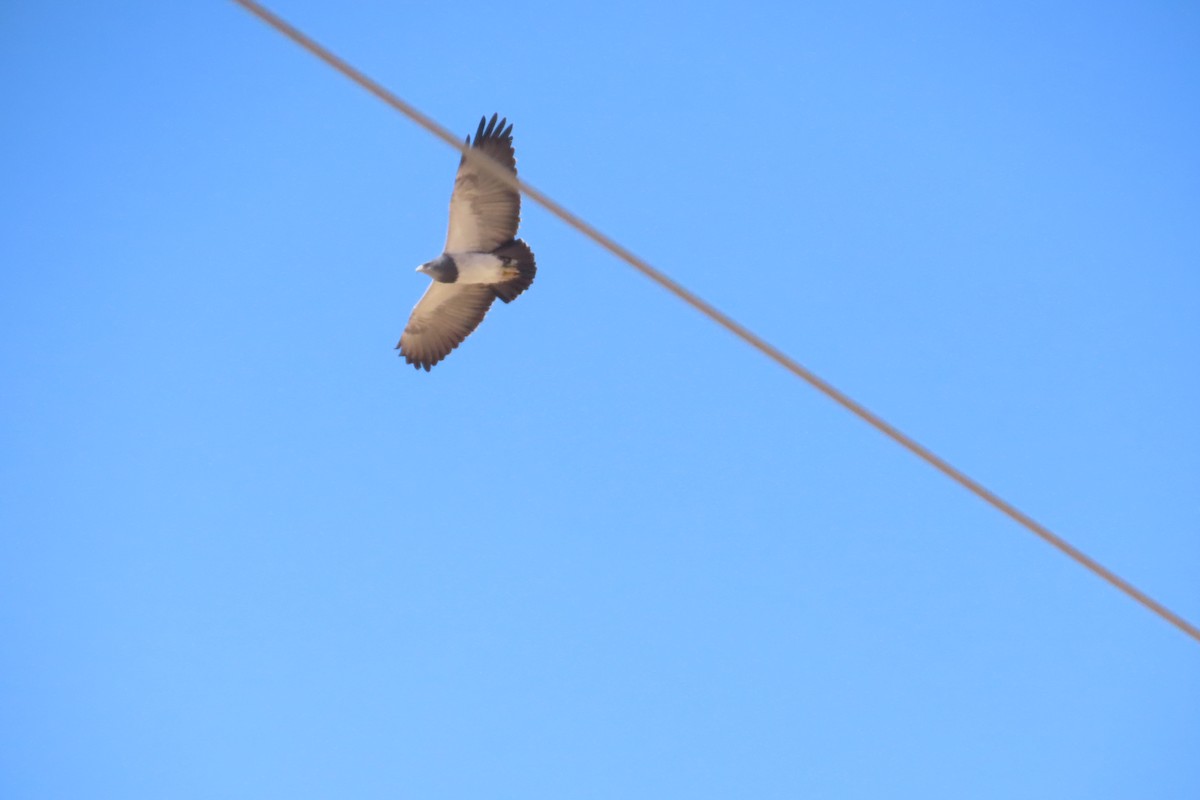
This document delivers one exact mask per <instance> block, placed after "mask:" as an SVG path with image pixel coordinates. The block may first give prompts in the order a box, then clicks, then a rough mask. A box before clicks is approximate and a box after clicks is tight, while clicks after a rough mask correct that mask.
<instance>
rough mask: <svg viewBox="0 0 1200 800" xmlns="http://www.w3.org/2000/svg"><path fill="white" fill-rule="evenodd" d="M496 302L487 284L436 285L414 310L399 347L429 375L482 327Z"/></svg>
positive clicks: (413, 363) (433, 284) (406, 359)
mask: <svg viewBox="0 0 1200 800" xmlns="http://www.w3.org/2000/svg"><path fill="white" fill-rule="evenodd" d="M495 299H496V292H495V290H494V289H493V288H492V287H491V286H489V285H487V284H483V283H439V282H438V281H434V282H433V283H431V284H429V288H428V289H426V290H425V294H424V295H422V297H421V300H420V301H419V302H418V303H417V305H416V307H415V308H413V312H412V316H411V317H409V318H408V325H406V326H404V333H403V334H402V335H401V336H400V342H399V344H397V345H396V347H397V348H399V350H400V353H401V355H403V356H404V360H405V361H407V362H408V363H409V364H412V365H413V366H414V367H416V368H417V369H421V368H422V367H423V368H424V369H425V371H426V372H428V371H429V368H430V367H432V366H433V365H434V364H436V363H438V362H439V361H441V360H442V359H443V358H445V357H446V356H447V355H449V353H450V351H451V350H453V349H454V348H456V347H458V346H459V345H460V344H462V342H463V340H464V339H466V338H467V337H468V336H470V335H471V331H473V330H475V329H476V328H477V327H479V323H480V322H482V321H483V317H484V315H485V314H487V312H488V309H489V308H491V307H492V301H493V300H495Z"/></svg>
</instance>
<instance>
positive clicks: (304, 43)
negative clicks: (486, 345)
mask: <svg viewBox="0 0 1200 800" xmlns="http://www.w3.org/2000/svg"><path fill="white" fill-rule="evenodd" d="M233 2H235V3H237V4H238V5H240V6H241V7H242V8H244V9H246V10H247V11H249V12H250V13H251V14H254V15H255V16H256V17H258V18H259V19H261V20H262V21H263V22H265V23H267V24H268V25H270V26H271V27H272V28H274V29H275V30H277V31H279V32H280V33H282V34H283V35H284V36H286V37H288V38H289V39H291V40H292V41H294V42H295V43H296V44H298V45H300V46H301V47H303V48H304V49H305V50H307V51H308V52H310V53H312V54H313V55H314V56H316V57H317V58H319V59H321V60H322V61H324V62H325V63H326V64H328V65H329V66H331V67H333V68H334V69H335V70H337V71H338V72H340V73H342V74H343V75H345V76H346V77H347V78H349V79H350V80H352V81H354V82H355V83H357V84H358V85H359V86H361V87H362V88H363V89H366V90H367V91H368V92H370V93H371V94H373V95H375V96H376V97H378V98H379V99H380V100H382V101H383V102H385V103H387V104H388V105H389V106H391V107H392V108H394V109H396V110H397V111H399V112H400V113H401V114H403V115H404V116H406V117H408V118H409V119H411V120H412V121H413V122H415V123H417V124H418V125H420V126H421V127H422V128H424V129H425V130H427V131H429V132H430V133H432V134H433V135H434V136H436V137H438V138H439V139H441V140H442V141H443V142H445V143H446V144H448V145H450V146H451V147H453V148H454V149H455V150H458V151H459V152H460V153H462V154H463V156H464V157H466V158H467V159H470V160H471V162H472V163H473V164H475V165H476V166H478V167H479V168H480V169H482V170H484V171H486V172H487V173H488V174H490V175H491V176H492V177H494V178H496V179H497V180H499V181H502V182H503V183H504V184H506V185H507V186H510V187H512V188H513V189H515V190H516V191H519V192H521V193H523V194H524V195H525V196H526V197H528V198H529V199H530V200H533V201H534V202H535V203H537V204H538V205H540V206H542V207H543V208H545V209H546V210H547V211H549V212H550V213H551V214H553V215H554V216H556V217H558V218H559V219H561V220H562V221H563V222H565V223H567V224H568V225H570V226H571V227H572V228H574V229H575V230H577V231H579V232H580V233H582V234H583V235H584V236H586V237H588V238H589V239H591V240H592V241H593V242H595V243H596V244H598V245H600V246H601V247H603V248H604V249H605V250H608V251H609V252H610V253H612V254H613V255H615V256H616V257H617V258H619V259H621V260H622V261H624V262H625V263H627V264H629V266H631V267H633V268H634V269H636V270H637V271H638V272H640V273H642V274H643V275H645V276H646V277H647V278H649V279H650V280H652V281H654V282H655V283H657V284H658V285H659V286H661V287H663V288H664V289H666V290H667V291H668V292H670V293H671V294H673V295H675V296H676V297H678V298H679V299H680V300H682V301H683V302H685V303H687V304H688V305H690V306H691V307H692V308H694V309H696V310H697V311H699V312H700V313H701V314H703V315H704V316H706V317H708V318H709V319H711V320H712V321H713V322H715V323H717V324H718V325H720V326H721V327H723V328H725V329H726V330H727V331H729V332H730V333H732V334H733V335H734V336H737V337H738V338H739V339H741V340H742V341H744V342H745V343H746V344H748V345H750V346H751V347H753V348H754V349H755V350H758V351H759V352H760V353H762V354H763V355H765V356H766V357H767V358H769V359H771V360H772V361H774V362H775V363H777V364H779V365H780V366H781V367H783V368H784V369H786V370H787V371H788V372H790V373H792V374H793V375H795V376H796V377H797V378H800V379H801V380H803V381H805V382H806V383H808V384H809V385H810V386H812V387H813V388H814V389H816V390H817V391H819V392H820V393H821V394H823V395H825V396H826V397H828V398H829V399H830V400H833V401H834V402H835V403H837V404H838V405H840V406H841V407H842V408H844V409H846V410H847V411H849V412H850V413H851V414H853V415H854V416H856V417H858V418H859V419H861V420H862V421H863V422H865V423H867V424H868V425H870V426H871V427H873V428H875V429H876V430H877V431H879V432H880V433H882V434H883V435H884V436H886V437H888V438H889V439H891V440H892V441H894V442H895V443H896V444H898V445H900V446H901V447H903V448H904V449H906V450H908V451H909V452H910V453H912V454H913V455H915V456H916V457H917V458H919V459H921V460H922V461H924V462H925V463H927V464H929V465H930V466H931V467H933V468H934V469H936V470H937V471H938V472H941V473H942V474H943V475H945V476H946V477H947V478H950V480H952V481H954V482H955V483H957V484H959V485H960V486H962V487H963V488H964V489H966V490H967V491H969V492H971V493H972V494H974V495H975V496H976V497H978V498H979V499H981V500H983V501H984V502H985V503H987V504H988V505H990V506H992V507H993V508H995V509H996V510H997V511H999V512H1000V513H1002V514H1004V515H1005V516H1007V517H1008V518H1009V519H1012V520H1013V521H1014V522H1016V523H1017V524H1019V525H1021V526H1022V527H1024V528H1026V529H1027V530H1029V531H1030V532H1031V533H1033V534H1034V535H1036V536H1037V537H1038V538H1040V539H1042V540H1043V541H1045V542H1046V543H1048V544H1050V545H1051V546H1053V547H1055V548H1057V549H1058V550H1059V551H1061V552H1062V553H1064V554H1065V555H1066V556H1067V557H1068V558H1070V559H1072V560H1073V561H1075V562H1076V563H1078V564H1079V565H1081V566H1082V567H1084V568H1085V569H1087V570H1090V571H1091V572H1092V573H1094V574H1095V575H1097V576H1099V577H1100V578H1102V579H1103V580H1105V581H1107V582H1108V583H1110V584H1112V585H1113V586H1115V587H1116V588H1117V589H1119V590H1120V591H1122V592H1124V593H1125V594H1126V595H1128V596H1129V597H1131V598H1133V599H1134V600H1135V601H1137V602H1138V603H1140V604H1141V605H1143V606H1145V607H1146V608H1148V609H1149V610H1150V611H1153V612H1154V613H1155V614H1158V615H1159V616H1160V617H1162V618H1163V619H1165V620H1166V621H1167V622H1170V623H1171V624H1172V625H1174V626H1175V627H1177V628H1179V629H1180V630H1181V631H1183V632H1184V633H1185V634H1187V635H1188V636H1191V637H1192V638H1193V639H1195V640H1196V641H1197V642H1200V628H1197V627H1196V626H1195V625H1193V624H1192V623H1190V622H1188V621H1187V620H1186V619H1184V618H1183V617H1181V616H1179V615H1178V614H1176V613H1175V612H1174V611H1171V609H1169V608H1167V607H1166V606H1164V605H1163V604H1162V603H1159V602H1158V601H1157V600H1155V599H1154V598H1152V597H1150V596H1149V595H1147V594H1146V593H1145V592H1143V591H1141V590H1140V589H1138V588H1137V587H1136V586H1134V585H1133V584H1131V583H1129V582H1128V581H1126V580H1125V579H1124V578H1121V577H1120V576H1119V575H1117V574H1115V573H1114V572H1112V571H1111V570H1109V569H1108V568H1107V567H1105V566H1104V565H1102V564H1100V563H1099V562H1098V561H1096V560H1095V559H1093V558H1091V557H1090V556H1088V555H1087V554H1085V553H1083V552H1082V551H1080V550H1079V549H1078V548H1076V547H1075V546H1074V545H1072V544H1071V543H1070V542H1068V541H1066V540H1065V539H1063V538H1062V537H1061V536H1058V535H1057V534H1055V533H1054V532H1053V531H1051V530H1050V529H1049V528H1047V527H1046V526H1044V525H1042V524H1041V523H1039V522H1037V521H1036V520H1034V519H1033V518H1032V517H1030V516H1029V515H1028V514H1025V513H1024V512H1023V511H1021V510H1020V509H1018V508H1017V507H1015V506H1013V505H1012V504H1011V503H1009V502H1007V501H1006V500H1004V499H1002V498H1001V497H999V496H998V495H996V494H995V493H994V492H992V491H991V490H989V489H988V488H987V487H985V486H984V485H983V484H981V483H979V482H978V481H976V480H974V479H973V478H971V477H969V476H968V475H966V474H965V473H963V472H962V471H960V470H958V469H957V468H955V467H954V466H952V465H951V464H949V463H948V462H947V461H945V460H944V459H942V458H941V457H940V456H938V455H936V454H935V453H933V452H932V451H931V450H929V449H928V448H926V447H925V446H924V445H922V444H920V443H919V442H917V441H916V440H914V439H912V438H910V437H909V436H908V435H906V434H905V433H903V432H902V431H900V430H899V429H897V428H895V427H893V426H892V425H891V424H890V423H888V422H887V421H885V420H884V419H882V418H881V417H879V416H877V415H876V414H874V413H873V412H871V411H870V410H868V409H867V408H866V407H865V406H863V405H862V404H860V403H859V402H857V401H856V400H854V399H853V398H851V397H849V396H848V395H846V394H844V393H843V392H841V391H840V390H839V389H837V388H835V387H834V386H832V385H830V384H829V383H828V382H826V381H825V380H824V379H822V378H821V377H819V376H818V375H816V374H814V373H813V372H811V371H809V370H808V369H807V368H806V367H804V366H803V365H801V364H799V363H798V362H796V361H794V360H793V359H792V358H790V357H789V356H788V355H786V354H785V353H784V352H783V351H781V350H779V349H778V348H776V347H775V346H774V345H772V344H770V343H769V342H767V341H765V340H763V339H762V338H760V337H759V336H758V335H757V334H755V333H754V332H752V331H750V330H749V329H747V328H746V327H745V326H743V325H741V324H740V323H738V322H737V321H735V320H733V319H731V318H730V317H728V316H726V315H725V314H724V313H722V312H721V311H719V310H718V309H716V308H715V307H713V306H712V305H710V304H709V303H708V302H706V301H704V300H702V299H701V298H699V297H697V296H696V295H695V294H693V293H692V292H690V291H688V290H687V289H685V288H684V287H683V286H681V285H680V284H678V283H676V282H675V281H674V280H672V279H671V278H669V277H667V276H666V275H665V274H663V273H662V272H659V271H658V270H657V269H655V268H654V267H652V266H650V264H648V263H646V262H645V261H643V260H642V259H641V258H639V257H638V256H636V255H635V254H633V253H632V252H630V251H629V250H627V249H625V248H624V247H622V246H621V245H620V244H618V243H617V242H616V241H614V240H613V239H611V238H609V237H608V236H606V235H605V234H603V233H601V232H600V231H599V230H597V229H596V228H594V227H592V226H591V225H589V224H588V223H587V222H585V221H584V220H582V219H580V218H579V217H577V216H576V215H574V214H572V213H571V212H570V211H568V210H567V209H566V208H564V207H563V206H561V205H559V204H558V203H557V202H555V201H554V200H553V199H551V198H550V197H549V196H547V195H546V194H544V193H543V192H541V191H540V190H538V189H535V188H534V187H532V186H530V185H529V184H528V183H526V182H525V181H522V180H520V179H519V178H517V176H516V175H513V174H512V173H511V172H509V171H508V170H507V169H505V168H504V167H502V166H501V165H500V164H498V163H496V162H495V161H493V160H492V159H491V158H489V157H487V156H486V155H484V154H483V153H481V152H480V151H479V150H476V149H474V148H471V147H468V146H466V145H464V144H463V143H462V142H461V141H460V140H459V138H458V136H456V135H455V134H453V133H451V132H450V130H449V129H447V128H446V127H444V126H442V125H441V124H439V123H438V122H436V121H434V120H433V119H431V118H430V117H427V116H426V115H425V114H422V113H421V112H420V111H418V110H417V109H416V108H414V107H413V106H411V105H409V104H408V103H406V102H404V101H403V100H401V99H400V98H399V97H397V96H396V95H395V94H393V93H392V92H390V91H388V90H387V89H385V88H384V87H382V86H380V85H379V84H378V83H376V82H375V81H373V80H371V79H370V78H368V77H367V76H366V75H364V74H363V73H361V72H359V71H358V70H357V69H355V68H354V67H352V66H350V65H349V64H347V63H346V62H345V61H343V60H342V59H340V58H338V57H337V56H336V55H334V54H333V53H331V52H330V51H329V50H327V49H325V48H324V47H322V46H321V45H319V44H317V43H316V42H315V41H313V40H312V39H310V38H309V37H308V36H306V35H305V34H304V33H302V32H301V31H299V30H298V29H296V28H295V27H293V26H292V25H291V24H289V23H288V22H287V21H285V20H283V19H282V18H280V17H278V16H276V15H275V14H274V13H272V12H271V11H269V10H267V9H266V8H264V7H263V6H261V5H259V4H258V3H257V2H255V1H254V0H233Z"/></svg>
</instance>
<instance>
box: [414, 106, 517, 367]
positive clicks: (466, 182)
mask: <svg viewBox="0 0 1200 800" xmlns="http://www.w3.org/2000/svg"><path fill="white" fill-rule="evenodd" d="M496 117H497V115H496V114H493V115H492V118H491V119H490V120H488V119H487V118H486V117H484V118H482V119H480V120H479V128H478V129H477V130H476V131H475V141H474V142H472V141H471V137H470V136H468V137H467V141H466V143H467V144H468V145H470V146H471V147H472V148H474V149H476V150H479V151H480V152H482V153H484V154H486V155H488V156H490V157H491V158H492V160H493V161H496V162H497V163H499V164H500V165H501V166H503V167H505V168H507V169H508V170H510V171H511V172H512V174H513V175H514V176H515V175H516V174H517V159H516V156H515V155H514V153H513V142H512V125H509V124H508V120H507V119H501V120H499V121H498V122H497V120H496ZM520 221H521V195H520V193H519V192H516V191H514V190H513V189H512V188H511V187H509V186H507V185H505V184H504V183H502V182H500V181H498V180H496V179H495V178H494V177H492V176H490V175H488V174H486V173H485V172H484V171H483V170H481V169H480V168H479V167H477V166H476V165H475V164H472V163H471V162H470V161H468V160H467V158H466V156H463V158H462V160H461V161H459V164H458V175H456V176H455V178H454V191H453V193H452V194H451V195H450V226H449V230H448V231H447V233H446V246H445V248H444V250H443V252H442V254H441V255H440V256H438V257H437V258H435V259H434V260H433V261H427V262H426V263H424V264H422V265H421V266H419V267H417V272H423V273H424V274H426V275H428V276H429V277H430V278H432V279H433V282H432V283H431V284H429V288H428V289H426V290H425V294H424V295H423V296H422V297H421V300H420V301H419V302H418V303H417V305H416V307H415V308H413V312H412V316H411V317H409V319H408V325H406V326H405V327H404V333H403V335H401V337H400V342H399V344H397V345H396V347H397V349H399V350H400V355H402V356H404V360H405V361H407V362H408V363H409V364H412V365H413V366H414V367H416V368H417V369H422V368H424V369H425V371H426V372H428V371H429V368H430V367H432V366H433V365H434V364H436V363H438V362H439V361H441V360H442V359H443V358H445V357H446V356H447V355H449V354H450V351H451V350H453V349H454V348H456V347H458V346H459V345H460V344H462V342H463V340H464V339H466V338H467V337H468V336H470V335H471V332H472V331H474V330H475V329H476V328H477V327H479V323H480V322H482V321H483V317H484V315H485V314H487V312H488V309H489V308H491V307H492V302H493V301H494V300H495V299H496V298H497V297H499V298H500V299H501V300H503V301H504V302H505V303H511V302H512V301H513V300H515V299H516V298H517V297H518V296H519V295H520V294H521V292H523V291H525V290H526V289H528V288H529V286H530V285H531V284H532V283H533V276H534V275H535V274H536V273H537V265H536V264H535V263H534V260H533V251H532V250H530V249H529V245H527V244H525V242H523V241H521V240H520V239H517V238H514V237H515V236H516V235H517V225H518V224H519V223H520Z"/></svg>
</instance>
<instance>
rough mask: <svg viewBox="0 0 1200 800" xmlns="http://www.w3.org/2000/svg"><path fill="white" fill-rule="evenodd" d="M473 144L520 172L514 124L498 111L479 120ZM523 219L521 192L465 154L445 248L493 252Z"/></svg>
mask: <svg viewBox="0 0 1200 800" xmlns="http://www.w3.org/2000/svg"><path fill="white" fill-rule="evenodd" d="M467 141H468V142H469V141H470V137H468V140H467ZM471 147H472V148H474V149H476V150H479V151H480V152H482V153H484V154H486V155H488V156H490V157H491V158H492V160H494V161H496V162H498V163H499V164H500V165H501V166H503V167H506V168H508V169H509V170H510V171H511V172H512V174H513V175H516V174H517V158H516V155H515V154H514V153H513V142H512V125H508V121H507V120H505V119H502V120H499V121H498V122H497V120H496V115H495V114H493V115H492V118H491V120H490V121H489V120H486V119H481V120H479V128H478V130H476V131H475V141H474V142H473V143H472V144H471ZM520 221H521V195H520V194H519V193H518V192H515V191H513V190H512V189H510V188H509V187H508V186H506V185H505V184H503V183H501V182H500V181H499V180H496V178H494V177H492V176H490V175H488V174H487V173H485V172H484V171H483V170H481V169H480V168H479V167H478V166H477V165H475V164H472V163H470V162H469V161H468V160H467V158H466V156H463V158H462V161H460V162H459V165H458V175H457V176H456V177H455V178H454V192H453V193H452V194H451V195H450V226H449V230H448V231H447V233H446V252H447V253H490V252H491V251H492V250H495V249H496V248H497V247H499V246H500V245H502V244H504V243H505V242H507V241H509V240H511V239H512V238H513V237H514V236H516V235H517V225H518V223H520Z"/></svg>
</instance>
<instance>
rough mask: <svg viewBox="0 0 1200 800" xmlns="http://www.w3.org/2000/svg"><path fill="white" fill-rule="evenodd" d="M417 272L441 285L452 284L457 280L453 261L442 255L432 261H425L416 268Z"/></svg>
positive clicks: (456, 270) (456, 269) (456, 268)
mask: <svg viewBox="0 0 1200 800" xmlns="http://www.w3.org/2000/svg"><path fill="white" fill-rule="evenodd" d="M417 272H420V273H422V274H425V275H428V276H429V277H431V278H433V279H434V280H435V281H441V282H442V283H454V281H455V279H456V278H458V267H457V266H456V265H455V263H454V259H452V258H450V256H448V255H446V254H445V253H442V254H441V255H440V256H438V257H437V258H435V259H434V260H433V261H426V262H425V263H424V264H422V265H421V266H419V267H417Z"/></svg>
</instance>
